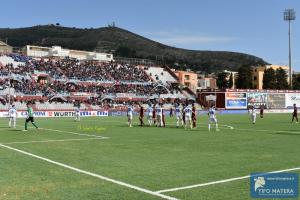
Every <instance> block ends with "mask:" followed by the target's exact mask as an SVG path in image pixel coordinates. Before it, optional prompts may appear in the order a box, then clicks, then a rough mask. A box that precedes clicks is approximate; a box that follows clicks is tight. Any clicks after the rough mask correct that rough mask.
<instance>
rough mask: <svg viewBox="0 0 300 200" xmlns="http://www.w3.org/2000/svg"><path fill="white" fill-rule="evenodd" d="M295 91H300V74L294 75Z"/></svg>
mask: <svg viewBox="0 0 300 200" xmlns="http://www.w3.org/2000/svg"><path fill="white" fill-rule="evenodd" d="M293 89H294V90H300V74H297V75H296V74H293Z"/></svg>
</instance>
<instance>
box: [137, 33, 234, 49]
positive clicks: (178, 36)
mask: <svg viewBox="0 0 300 200" xmlns="http://www.w3.org/2000/svg"><path fill="white" fill-rule="evenodd" d="M142 34H143V35H145V36H146V37H149V38H150V39H152V40H155V41H158V42H161V43H164V44H168V45H175V46H176V45H180V46H181V45H191V44H193V45H199V44H212V43H213V44H218V43H230V42H234V41H236V40H238V38H236V37H229V36H212V35H203V34H195V33H191V32H188V31H157V32H144V33H142Z"/></svg>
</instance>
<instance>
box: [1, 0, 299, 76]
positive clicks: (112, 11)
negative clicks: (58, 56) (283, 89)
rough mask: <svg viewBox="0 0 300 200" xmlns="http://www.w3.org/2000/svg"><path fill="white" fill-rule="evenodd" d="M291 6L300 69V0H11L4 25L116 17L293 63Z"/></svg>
mask: <svg viewBox="0 0 300 200" xmlns="http://www.w3.org/2000/svg"><path fill="white" fill-rule="evenodd" d="M285 8H294V9H295V11H296V16H299V17H298V19H296V21H294V22H293V24H292V34H293V35H292V49H293V66H294V68H295V70H296V71H300V0H127V1H126V0H103V1H101V0H85V1H84V0H76V1H75V0H51V1H50V0H49V1H46V0H44V1H43V0H26V1H22V0H9V1H2V2H1V12H0V19H1V20H0V27H1V28H6V27H11V28H12V27H27V26H32V25H37V24H49V23H56V22H58V23H60V24H61V25H63V26H70V27H73V26H75V27H84V28H85V27H87V28H89V27H103V26H107V25H108V24H109V23H112V22H115V23H116V25H117V26H118V27H121V28H124V29H127V30H129V31H132V32H135V33H137V34H140V35H143V36H145V37H148V38H150V39H153V40H156V41H159V42H162V43H165V44H168V45H171V46H175V47H180V48H186V49H197V50H220V51H235V52H243V53H249V54H253V55H256V56H259V57H261V58H263V59H265V60H266V61H268V62H270V63H273V64H288V35H287V33H288V32H287V31H288V24H287V23H286V22H285V21H284V20H283V11H284V9H285Z"/></svg>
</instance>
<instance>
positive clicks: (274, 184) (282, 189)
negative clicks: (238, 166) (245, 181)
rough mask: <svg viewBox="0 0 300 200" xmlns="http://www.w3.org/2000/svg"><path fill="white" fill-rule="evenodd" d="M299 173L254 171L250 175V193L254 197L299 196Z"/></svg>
mask: <svg viewBox="0 0 300 200" xmlns="http://www.w3.org/2000/svg"><path fill="white" fill-rule="evenodd" d="M298 190H299V175H298V174H297V173H253V174H251V176H250V193H251V197H253V198H297V197H298V192H299V191H298Z"/></svg>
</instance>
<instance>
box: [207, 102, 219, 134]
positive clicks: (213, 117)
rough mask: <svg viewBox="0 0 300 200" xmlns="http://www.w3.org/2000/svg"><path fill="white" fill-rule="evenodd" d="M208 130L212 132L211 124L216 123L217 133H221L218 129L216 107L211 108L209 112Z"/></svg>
mask: <svg viewBox="0 0 300 200" xmlns="http://www.w3.org/2000/svg"><path fill="white" fill-rule="evenodd" d="M208 117H209V119H208V130H209V131H210V123H214V124H215V125H216V131H219V129H218V120H217V117H216V109H215V106H211V107H210V108H209V110H208Z"/></svg>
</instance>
